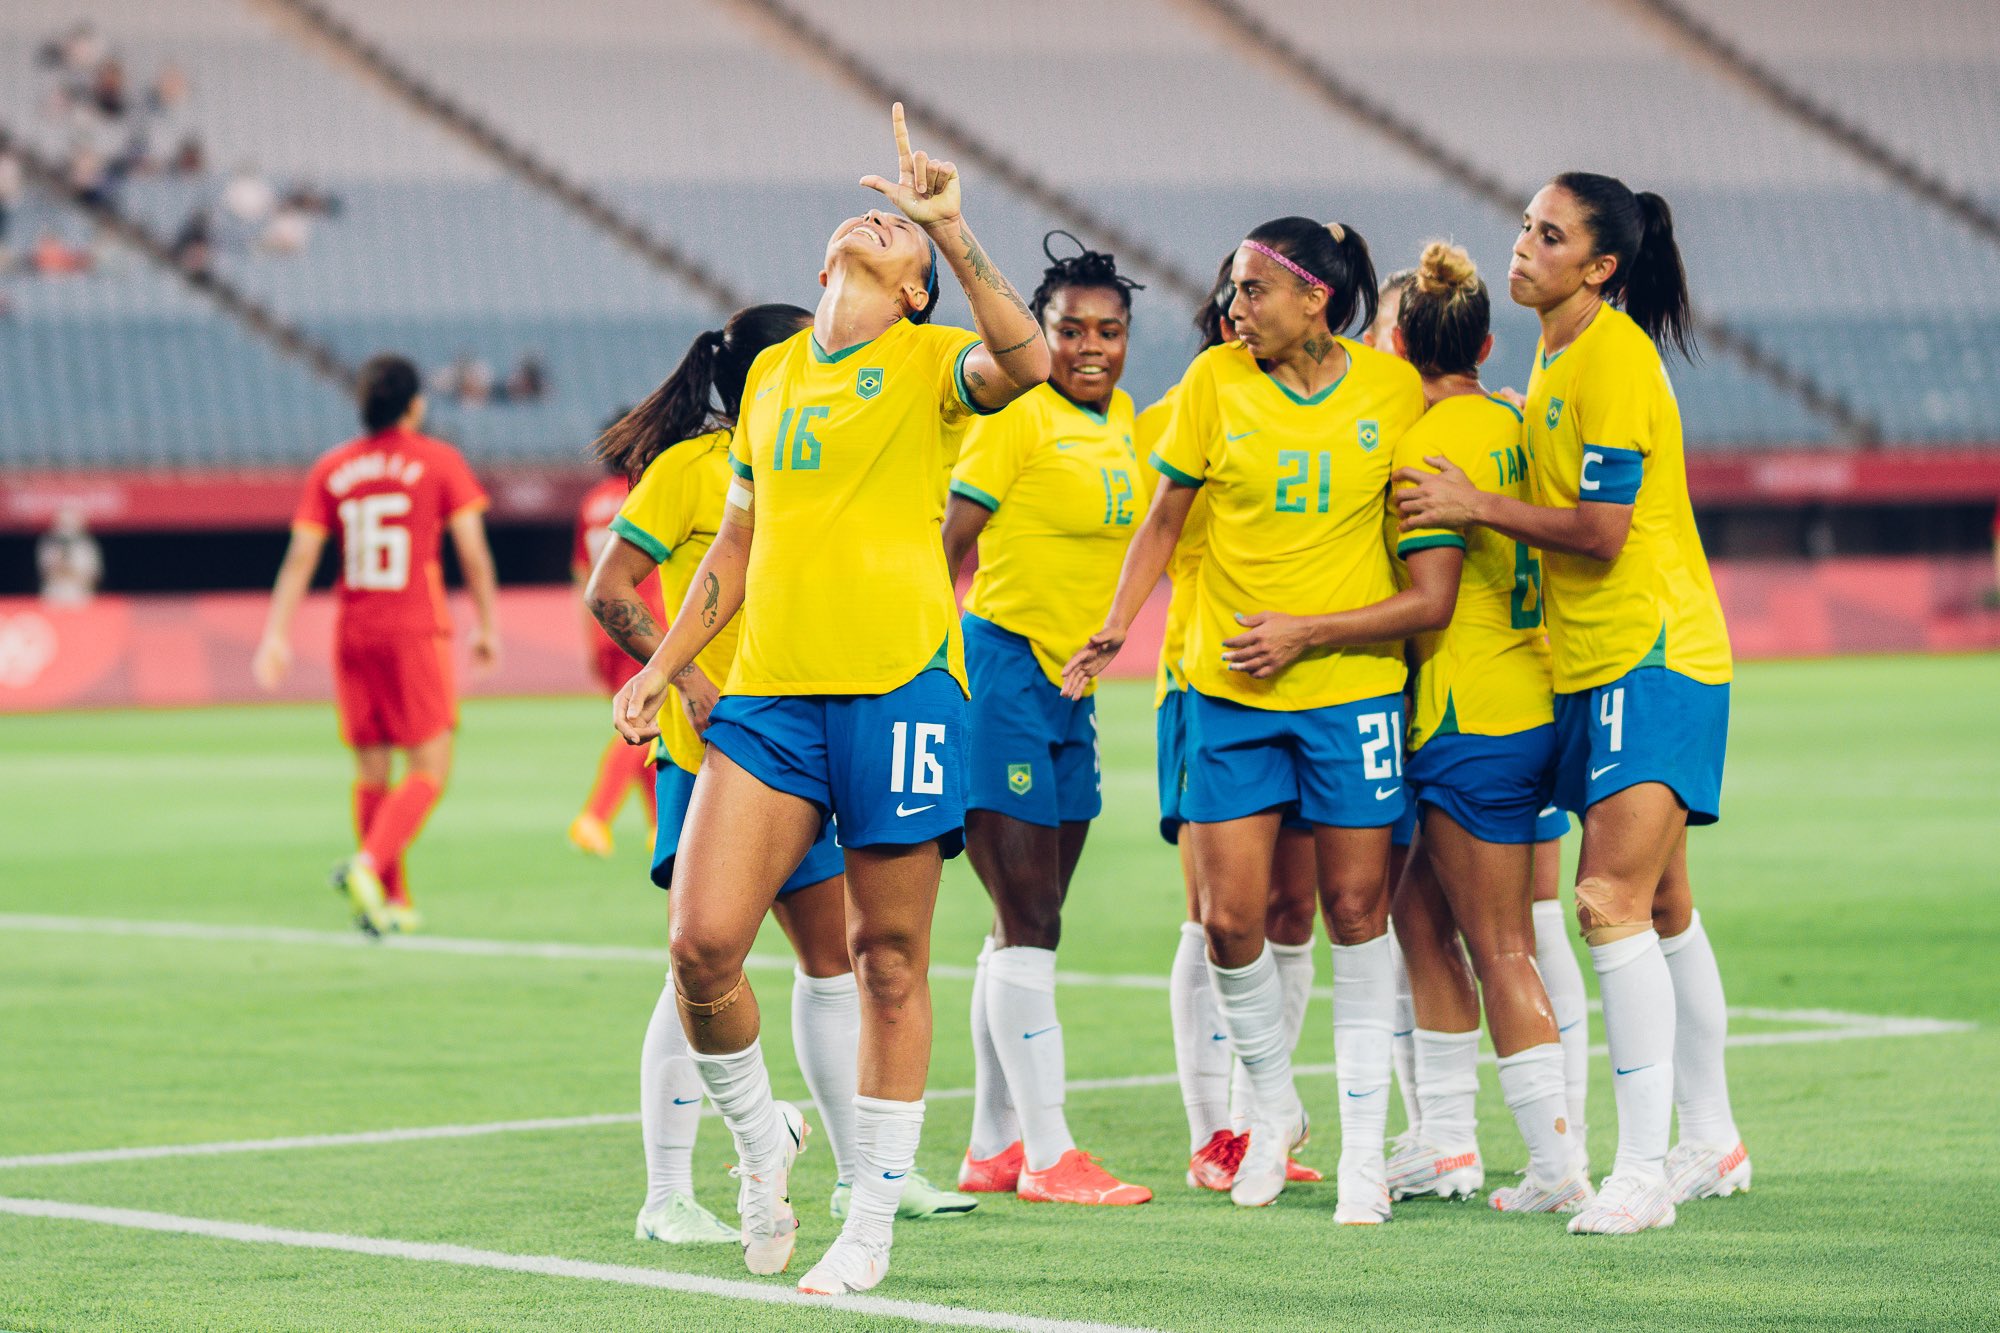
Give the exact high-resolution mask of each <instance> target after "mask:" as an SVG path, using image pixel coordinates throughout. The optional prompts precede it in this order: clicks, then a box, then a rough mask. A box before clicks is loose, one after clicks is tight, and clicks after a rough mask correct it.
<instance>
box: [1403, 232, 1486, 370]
mask: <svg viewBox="0 0 2000 1333" xmlns="http://www.w3.org/2000/svg"><path fill="white" fill-rule="evenodd" d="M1491 323H1492V305H1491V302H1490V300H1489V298H1488V297H1487V294H1486V283H1485V280H1484V279H1482V278H1481V277H1480V276H1479V270H1478V269H1477V268H1476V267H1474V265H1473V262H1472V256H1471V255H1468V254H1467V253H1466V252H1465V251H1464V250H1463V249H1461V248H1460V247H1458V246H1456V245H1453V244H1451V243H1450V242H1448V241H1432V242H1431V243H1430V244H1429V245H1426V246H1425V247H1424V254H1423V258H1422V259H1420V260H1418V261H1417V267H1416V268H1415V269H1413V270H1412V271H1411V273H1410V285H1409V287H1408V288H1407V289H1406V290H1405V291H1404V293H1403V304H1402V307H1401V309H1399V310H1398V311H1397V312H1396V327H1397V328H1398V329H1400V330H1402V334H1403V349H1404V350H1405V351H1406V352H1408V353H1409V357H1410V364H1411V365H1413V366H1415V367H1416V368H1417V373H1418V374H1420V375H1422V376H1423V377H1424V378H1425V379H1438V378H1440V377H1442V376H1445V375H1465V374H1471V373H1473V372H1475V371H1477V369H1478V367H1479V352H1480V349H1481V348H1482V347H1484V346H1485V345H1486V334H1487V331H1488V329H1489V328H1490V327H1491Z"/></svg>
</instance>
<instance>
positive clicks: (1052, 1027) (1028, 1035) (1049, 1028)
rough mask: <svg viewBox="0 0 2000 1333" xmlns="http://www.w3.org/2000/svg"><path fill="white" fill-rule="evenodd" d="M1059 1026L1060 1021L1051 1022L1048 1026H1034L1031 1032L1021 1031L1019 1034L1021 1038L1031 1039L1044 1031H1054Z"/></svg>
mask: <svg viewBox="0 0 2000 1333" xmlns="http://www.w3.org/2000/svg"><path fill="white" fill-rule="evenodd" d="M1061 1026H1062V1024H1060V1023H1051V1024H1050V1025H1049V1026H1047V1027H1045V1028H1036V1029H1035V1030H1034V1031H1033V1032H1023V1033H1022V1034H1021V1040H1022V1041H1033V1040H1034V1039H1035V1038H1037V1037H1039V1036H1041V1035H1042V1034H1043V1033H1044V1032H1054V1031H1055V1030H1056V1029H1057V1028H1059V1027H1061Z"/></svg>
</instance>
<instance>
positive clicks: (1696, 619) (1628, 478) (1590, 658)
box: [1527, 306, 1731, 694]
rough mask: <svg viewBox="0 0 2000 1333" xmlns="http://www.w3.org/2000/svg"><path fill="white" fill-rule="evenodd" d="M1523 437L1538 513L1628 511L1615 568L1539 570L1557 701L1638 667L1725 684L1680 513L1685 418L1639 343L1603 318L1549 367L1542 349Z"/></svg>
mask: <svg viewBox="0 0 2000 1333" xmlns="http://www.w3.org/2000/svg"><path fill="white" fill-rule="evenodd" d="M1527 428H1528V456H1529V461H1530V463H1531V464H1532V466H1531V468H1530V475H1531V477H1532V479H1533V489H1534V497H1535V503H1536V504H1539V505H1546V506H1549V507H1552V508H1557V509H1573V508H1575V507H1576V505H1577V504H1578V502H1579V501H1581V500H1601V501H1608V502H1611V503H1615V504H1629V505H1631V506H1632V531H1631V534H1630V535H1629V536H1628V537H1627V538H1626V539H1625V548H1624V549H1623V550H1622V551H1620V552H1619V553H1618V558H1617V559H1615V560H1613V561H1611V562H1610V563H1609V564H1607V563H1605V562H1604V561H1602V560H1592V559H1590V558H1589V557H1587V556H1580V555H1562V554H1559V553H1557V552H1554V551H1550V552H1547V553H1545V554H1544V556H1543V558H1542V588H1543V591H1544V593H1545V595H1546V596H1547V598H1548V606H1547V612H1548V624H1549V642H1550V646H1551V647H1552V648H1553V649H1554V653H1555V683H1556V692H1557V693H1558V694H1573V693H1575V692H1577V691H1579V690H1587V689H1593V688H1595V687H1596V686H1599V685H1604V684H1607V683H1609V682H1610V681H1614V680H1616V679H1618V678H1619V677H1620V676H1622V675H1624V674H1625V673H1626V672H1628V671H1631V670H1634V669H1635V668H1637V667H1641V666H1664V667H1667V668H1669V669H1670V670H1673V671H1678V672H1680V673H1681V674H1682V675H1684V676H1688V677H1691V678H1692V679H1694V680H1698V681H1700V682H1701V683H1703V684H1704V685H1720V684H1722V683H1723V682H1725V681H1727V680H1728V679H1729V678H1730V674H1731V670H1730V665H1731V664H1730V654H1729V631H1728V628H1727V627H1726V626H1725V625H1724V624H1723V622H1722V602H1721V599H1720V598H1718V597H1717V596H1716V593H1715V580H1714V579H1713V578H1711V577H1710V576H1709V572H1708V557H1707V556H1706V555H1704V554H1703V553H1702V549H1701V535H1700V533H1698V532H1697V531H1696V530H1695V526H1694V507H1693V505H1692V504H1691V503H1690V502H1689V500H1688V487H1687V454H1686V452H1685V450H1684V448H1683V445H1682V441H1681V412H1680V406H1679V404H1678V403H1676V402H1675V401H1674V390H1673V385H1672V384H1670V383H1669V382H1668V380H1667V371H1666V367H1665V366H1664V365H1662V364H1661V362H1660V354H1659V351H1658V349H1656V348H1655V347H1654V346H1653V342H1652V340H1651V339H1650V338H1648V337H1647V336H1646V334H1645V331H1644V330H1643V329H1641V328H1640V327H1639V326H1638V325H1637V324H1635V323H1633V322H1632V319H1631V317H1630V316H1628V315H1627V314H1626V313H1625V312H1624V311H1622V310H1619V309H1616V308H1615V307H1612V306H1605V307H1604V308H1602V309H1601V310H1599V311H1598V312H1597V314H1596V316H1595V317H1594V318H1592V320H1591V321H1590V326H1589V327H1588V328H1586V329H1585V330H1584V331H1583V332H1582V333H1581V334H1579V335H1578V336H1577V339H1576V341H1575V342H1573V343H1571V344H1570V345H1569V346H1568V347H1565V348H1564V349H1563V350H1562V351H1560V352H1558V353H1556V354H1555V355H1554V356H1552V357H1549V356H1544V355H1543V354H1542V349H1541V347H1540V346H1539V345H1538V346H1537V347H1536V348H1535V364H1534V368H1533V370H1532V371H1531V372H1530V374H1529V376H1528V410H1527Z"/></svg>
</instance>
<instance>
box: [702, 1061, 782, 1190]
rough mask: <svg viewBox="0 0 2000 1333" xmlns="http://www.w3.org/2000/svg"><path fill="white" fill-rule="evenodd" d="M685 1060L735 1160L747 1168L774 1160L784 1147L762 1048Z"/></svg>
mask: <svg viewBox="0 0 2000 1333" xmlns="http://www.w3.org/2000/svg"><path fill="white" fill-rule="evenodd" d="M688 1058H689V1059H690V1060H692V1061H694V1067H695V1069H696V1070H697V1071H698V1072H699V1073H700V1074H701V1086H702V1088H703V1089H704V1090H706V1091H707V1093H708V1099H709V1100H710V1101H712V1102H714V1103H715V1109H716V1110H717V1111H719V1112H721V1113H722V1123H723V1124H725V1125H727V1126H729V1133H730V1136H731V1137H732V1138H734V1139H735V1140H736V1156H737V1160H738V1161H739V1162H740V1163H741V1164H742V1165H744V1166H746V1167H750V1168H751V1169H757V1168H759V1167H761V1166H762V1165H763V1164H764V1163H767V1162H773V1161H776V1160H777V1158H778V1156H779V1154H780V1153H781V1152H782V1151H783V1148H784V1140H783V1135H784V1134H785V1128H784V1125H783V1123H782V1122H781V1121H780V1120H779V1118H778V1103H777V1101H776V1099H774V1098H773V1097H772V1096H771V1075H770V1071H768V1070H766V1069H765V1068H764V1048H763V1045H762V1044H761V1043H760V1042H757V1041H752V1042H751V1043H750V1044H749V1045H748V1046H745V1047H744V1048H743V1049H742V1050H740V1051H733V1052H731V1053H729V1054H727V1055H703V1054H702V1053H701V1052H700V1051H695V1050H690V1051H689V1052H688Z"/></svg>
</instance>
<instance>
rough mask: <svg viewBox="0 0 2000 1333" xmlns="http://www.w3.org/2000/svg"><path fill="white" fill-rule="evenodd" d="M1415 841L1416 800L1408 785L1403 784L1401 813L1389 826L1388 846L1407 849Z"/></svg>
mask: <svg viewBox="0 0 2000 1333" xmlns="http://www.w3.org/2000/svg"><path fill="white" fill-rule="evenodd" d="M1416 840H1417V798H1416V794H1415V793H1414V792H1413V791H1411V789H1410V786H1409V784H1408V783H1405V784H1403V813H1402V814H1400V815H1397V816H1396V822H1395V823H1393V824H1391V825H1390V826H1389V845H1390V846H1391V847H1408V846H1409V845H1410V844H1411V843H1413V842H1415V841H1416Z"/></svg>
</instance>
